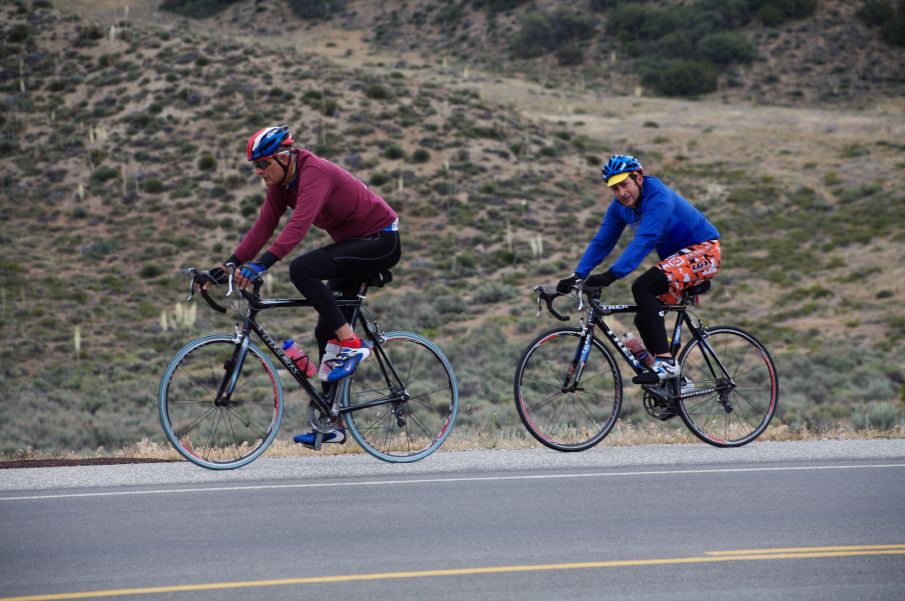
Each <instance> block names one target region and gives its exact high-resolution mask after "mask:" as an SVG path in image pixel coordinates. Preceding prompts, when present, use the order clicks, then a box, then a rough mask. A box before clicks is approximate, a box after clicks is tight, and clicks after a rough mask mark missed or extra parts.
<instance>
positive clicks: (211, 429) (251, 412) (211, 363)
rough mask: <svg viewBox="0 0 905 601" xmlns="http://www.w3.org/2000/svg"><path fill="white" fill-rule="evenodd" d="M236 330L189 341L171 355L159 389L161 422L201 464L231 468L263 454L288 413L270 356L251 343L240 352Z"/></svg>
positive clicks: (172, 439) (189, 456)
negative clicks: (231, 332)
mask: <svg viewBox="0 0 905 601" xmlns="http://www.w3.org/2000/svg"><path fill="white" fill-rule="evenodd" d="M239 350H240V347H239V345H237V344H236V342H235V339H234V337H233V336H227V335H224V334H215V335H212V336H205V337H203V338H198V339H196V340H193V341H191V342H189V343H188V344H187V345H185V346H184V347H182V349H181V350H180V351H179V352H178V353H176V356H175V357H173V359H172V360H171V361H170V364H169V365H168V366H167V369H166V371H165V372H164V374H163V378H162V379H161V381H160V389H159V391H158V394H157V398H158V411H159V413H160V424H161V426H163V431H164V434H165V435H166V437H167V439H168V440H169V441H170V443H171V444H172V445H173V447H174V448H175V449H176V450H177V451H178V452H179V454H180V455H182V456H183V457H185V458H186V459H188V460H189V461H191V462H192V463H194V464H195V465H199V466H201V467H205V468H208V469H214V470H227V469H234V468H237V467H242V466H243V465H246V464H248V463H250V462H252V461H254V460H255V459H256V458H258V457H259V456H260V455H261V454H262V453H263V452H264V451H265V450H267V447H268V446H270V443H271V442H273V439H274V437H275V436H276V434H277V429H278V428H279V427H280V420H282V418H283V388H282V385H281V384H280V379H279V376H278V375H277V372H276V369H275V368H274V366H273V364H272V363H271V362H270V360H269V359H268V358H267V357H266V356H265V355H264V353H263V352H261V350H260V349H259V348H257V347H256V346H254V345H252V344H249V345H248V349H247V353H246V355H245V360H244V363H243V364H242V365H241V366H240V369H239V373H238V375H237V376H236V379H235V384H234V385H233V386H232V387H233V391H232V393H231V394H225V391H227V390H228V389H229V387H230V380H231V379H232V377H233V374H234V371H235V370H234V366H235V363H236V361H237V360H238V358H239V357H240V356H241V353H240V352H239Z"/></svg>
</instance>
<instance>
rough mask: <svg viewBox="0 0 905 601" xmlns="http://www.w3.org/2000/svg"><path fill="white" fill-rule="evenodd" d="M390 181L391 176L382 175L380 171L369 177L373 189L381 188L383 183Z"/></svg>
mask: <svg viewBox="0 0 905 601" xmlns="http://www.w3.org/2000/svg"><path fill="white" fill-rule="evenodd" d="M391 179H393V177H392V176H391V175H389V174H387V173H384V172H382V171H378V172H377V173H375V174H374V175H372V176H371V181H370V184H371V185H372V186H375V187H377V186H382V185H384V184H385V183H387V182H388V181H390V180H391Z"/></svg>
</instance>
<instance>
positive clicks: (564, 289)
mask: <svg viewBox="0 0 905 601" xmlns="http://www.w3.org/2000/svg"><path fill="white" fill-rule="evenodd" d="M580 281H581V277H580V276H578V275H576V274H574V273H573V274H572V275H570V276H569V277H567V278H565V279H563V280H559V283H558V284H557V285H556V291H557V292H559V293H560V294H568V293H569V289H570V288H571V287H572V286H574V285H575V284H576V283H577V282H580Z"/></svg>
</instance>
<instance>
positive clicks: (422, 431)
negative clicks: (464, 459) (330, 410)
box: [339, 332, 459, 463]
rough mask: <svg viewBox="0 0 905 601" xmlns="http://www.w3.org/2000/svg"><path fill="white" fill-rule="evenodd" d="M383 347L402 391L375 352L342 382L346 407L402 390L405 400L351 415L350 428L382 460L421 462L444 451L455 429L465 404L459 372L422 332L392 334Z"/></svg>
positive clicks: (347, 417)
mask: <svg viewBox="0 0 905 601" xmlns="http://www.w3.org/2000/svg"><path fill="white" fill-rule="evenodd" d="M380 346H381V349H382V350H383V352H384V353H386V355H387V356H388V357H389V359H390V361H391V363H392V365H393V367H394V368H395V370H396V374H398V376H399V379H400V380H401V382H400V383H401V385H402V387H401V388H402V389H401V390H398V389H396V390H391V385H390V383H389V382H388V380H387V377H386V376H385V375H384V371H383V369H382V368H381V362H380V360H379V357H378V356H374V357H371V358H370V359H368V360H367V361H365V362H364V363H361V364H359V366H358V367H357V368H356V369H355V372H354V373H353V374H352V375H351V376H349V377H348V378H346V379H344V380H343V381H342V384H341V389H340V390H339V394H340V406H342V407H343V408H346V409H348V408H352V407H355V406H356V405H363V404H367V403H369V402H373V401H375V400H378V399H380V398H385V397H387V396H388V395H397V394H400V393H403V394H404V395H405V400H402V401H395V402H391V403H385V404H379V405H375V406H369V407H363V408H361V409H356V410H353V411H350V412H348V413H345V414H344V418H343V419H344V421H345V425H346V428H347V429H348V431H349V433H350V434H351V435H352V438H354V439H355V441H356V442H357V443H358V444H359V445H360V446H361V448H363V449H364V450H365V451H366V452H368V453H369V454H371V455H372V456H374V457H376V458H378V459H381V460H383V461H387V462H389V463H411V462H413V461H419V460H421V459H424V458H425V457H427V456H428V455H430V454H431V453H433V452H434V451H436V450H437V449H439V448H440V446H441V445H442V444H443V442H444V441H445V440H446V439H447V437H448V436H449V434H450V432H452V429H453V426H454V425H455V421H456V415H457V414H458V408H459V386H458V382H457V380H456V375H455V373H454V372H453V368H452V365H451V364H450V363H449V360H448V359H447V358H446V355H444V354H443V351H441V350H440V348H439V347H437V345H436V344H434V343H433V342H431V341H430V340H428V339H427V338H425V337H424V336H421V335H419V334H414V333H412V332H389V333H386V334H384V337H383V339H382V340H381V343H380ZM374 353H375V354H376V353H377V352H376V351H374ZM393 379H394V378H392V377H391V380H393ZM397 385H398V384H396V383H394V386H397Z"/></svg>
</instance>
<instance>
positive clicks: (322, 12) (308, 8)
mask: <svg viewBox="0 0 905 601" xmlns="http://www.w3.org/2000/svg"><path fill="white" fill-rule="evenodd" d="M289 8H290V9H291V10H292V12H294V13H295V14H296V16H298V17H299V18H301V19H329V18H330V17H333V16H335V15H337V14H341V13H342V12H343V11H344V10H345V9H346V0H289Z"/></svg>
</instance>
